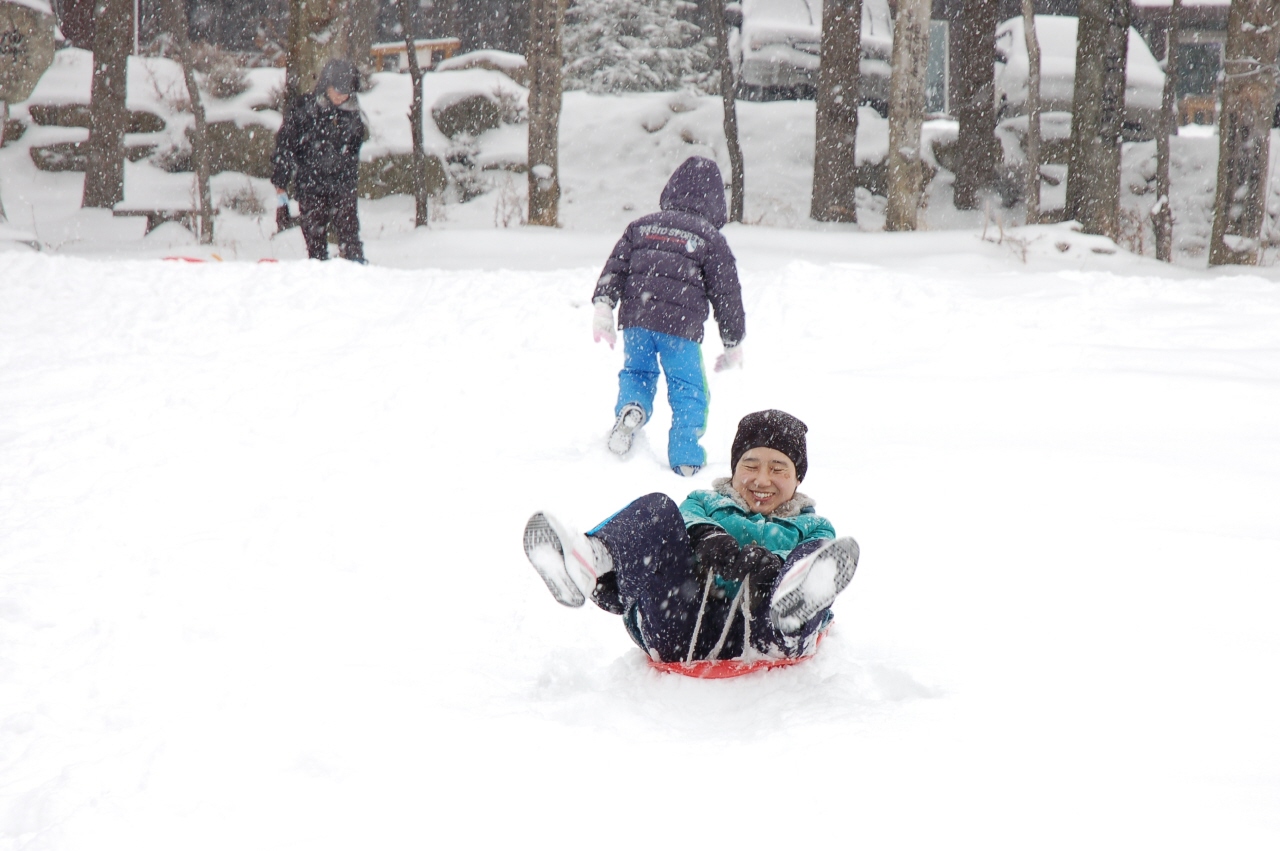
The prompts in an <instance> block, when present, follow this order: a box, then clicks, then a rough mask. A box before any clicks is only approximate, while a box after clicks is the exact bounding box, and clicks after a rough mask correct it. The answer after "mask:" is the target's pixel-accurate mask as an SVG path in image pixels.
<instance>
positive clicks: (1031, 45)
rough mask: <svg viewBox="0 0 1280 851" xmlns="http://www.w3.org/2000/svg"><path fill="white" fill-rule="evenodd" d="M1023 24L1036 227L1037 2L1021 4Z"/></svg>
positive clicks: (1031, 218)
mask: <svg viewBox="0 0 1280 851" xmlns="http://www.w3.org/2000/svg"><path fill="white" fill-rule="evenodd" d="M1174 2H1177V0H1174ZM1022 22H1023V29H1024V30H1025V31H1026V39H1027V144H1026V154H1027V224H1029V225H1034V224H1038V223H1039V221H1040V39H1039V37H1038V36H1037V35H1036V7H1035V0H1022Z"/></svg>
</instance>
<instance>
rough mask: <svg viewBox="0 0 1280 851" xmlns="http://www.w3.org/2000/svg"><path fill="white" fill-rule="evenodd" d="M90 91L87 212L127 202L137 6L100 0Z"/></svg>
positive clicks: (127, 1) (83, 202)
mask: <svg viewBox="0 0 1280 851" xmlns="http://www.w3.org/2000/svg"><path fill="white" fill-rule="evenodd" d="M94 19H95V20H96V21H97V22H98V23H97V26H96V27H95V28H94V35H93V82H92V84H91V87H90V90H89V124H90V128H89V144H88V151H87V157H86V160H87V164H86V166H85V172H84V195H83V196H82V199H81V206H83V207H114V206H115V205H116V204H119V203H120V202H121V201H122V200H124V134H125V131H126V130H127V129H128V126H129V113H128V111H127V109H126V108H125V87H126V78H127V76H128V67H129V51H130V50H131V49H132V48H133V0H98V3H97V5H96V6H95V8H94Z"/></svg>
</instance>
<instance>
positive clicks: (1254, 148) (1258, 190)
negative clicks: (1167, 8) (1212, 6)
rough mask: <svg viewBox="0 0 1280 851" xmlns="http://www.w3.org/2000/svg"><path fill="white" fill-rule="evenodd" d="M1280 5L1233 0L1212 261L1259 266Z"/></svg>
mask: <svg viewBox="0 0 1280 851" xmlns="http://www.w3.org/2000/svg"><path fill="white" fill-rule="evenodd" d="M1277 33H1280V4H1277V3H1275V2H1273V0H1233V2H1232V4H1231V11H1230V13H1229V17H1228V21H1227V50H1226V59H1225V61H1224V63H1223V71H1224V76H1225V80H1224V81H1223V84H1222V116H1221V118H1220V119H1219V120H1218V192H1217V198H1216V201H1215V203H1214V215H1213V235H1212V237H1211V238H1210V240H1209V265H1210V266H1220V265H1224V264H1228V263H1236V264H1241V265H1247V266H1256V265H1257V264H1258V261H1259V260H1260V259H1261V237H1262V223H1263V219H1264V217H1265V216H1266V200H1267V169H1268V166H1269V163H1270V157H1271V120H1272V115H1273V114H1274V112H1275V94H1276V53H1277V38H1278V36H1277Z"/></svg>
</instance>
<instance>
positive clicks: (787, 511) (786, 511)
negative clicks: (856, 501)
mask: <svg viewBox="0 0 1280 851" xmlns="http://www.w3.org/2000/svg"><path fill="white" fill-rule="evenodd" d="M711 487H713V488H715V491H716V493H718V494H720V495H721V496H727V497H729V499H731V500H733V501H734V503H735V504H736V505H737V506H738V507H739V508H741V509H742V510H743V511H745V512H747V513H748V514H754V513H755V509H753V508H752V507H751V506H749V505H747V501H746V500H745V499H743V498H742V494H740V493H738V492H737V491H736V490H734V489H733V479H731V478H729V477H728V476H725V477H723V478H719V479H715V480H713V481H712V482H711ZM806 508H807V509H808V510H809V511H811V512H812V511H815V510H817V503H816V502H814V501H813V498H812V497H810V496H808V495H806V494H802V493H800V491H796V493H795V496H793V497H791V499H789V500H787V501H786V502H784V503H782V505H779V506H778V507H777V508H775V509H774V510H773V513H772V514H770V515H769V516H770V517H799V516H800V515H801V514H803V513H804V511H805V509H806Z"/></svg>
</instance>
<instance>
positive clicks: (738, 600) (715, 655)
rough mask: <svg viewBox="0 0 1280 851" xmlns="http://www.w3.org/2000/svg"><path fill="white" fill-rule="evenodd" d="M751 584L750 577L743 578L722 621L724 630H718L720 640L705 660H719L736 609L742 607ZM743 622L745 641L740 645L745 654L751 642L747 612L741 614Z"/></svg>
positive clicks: (749, 618)
mask: <svg viewBox="0 0 1280 851" xmlns="http://www.w3.org/2000/svg"><path fill="white" fill-rule="evenodd" d="M750 584H751V577H750V576H745V577H743V579H742V584H741V585H739V586H738V593H737V594H735V595H734V596H733V602H732V603H730V604H729V614H728V616H727V617H726V618H725V619H724V629H722V630H720V640H719V641H717V642H716V646H715V647H712V648H711V655H710V656H708V657H707V658H708V659H709V660H710V661H712V662H714V661H716V660H717V659H719V658H720V651H721V650H722V649H724V642H725V639H726V638H728V637H729V627H731V626H733V616H734V615H736V614H737V613H738V608H739V607H740V606H741V605H742V598H743V596H744V595H745V594H746V591H747V586H748V585H750ZM742 618H743V621H744V622H745V623H746V627H745V628H746V641H745V642H744V643H743V645H742V649H743V652H746V649H747V647H749V646H750V644H749V643H747V642H750V640H751V616H750V614H749V613H748V612H743V613H742Z"/></svg>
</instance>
